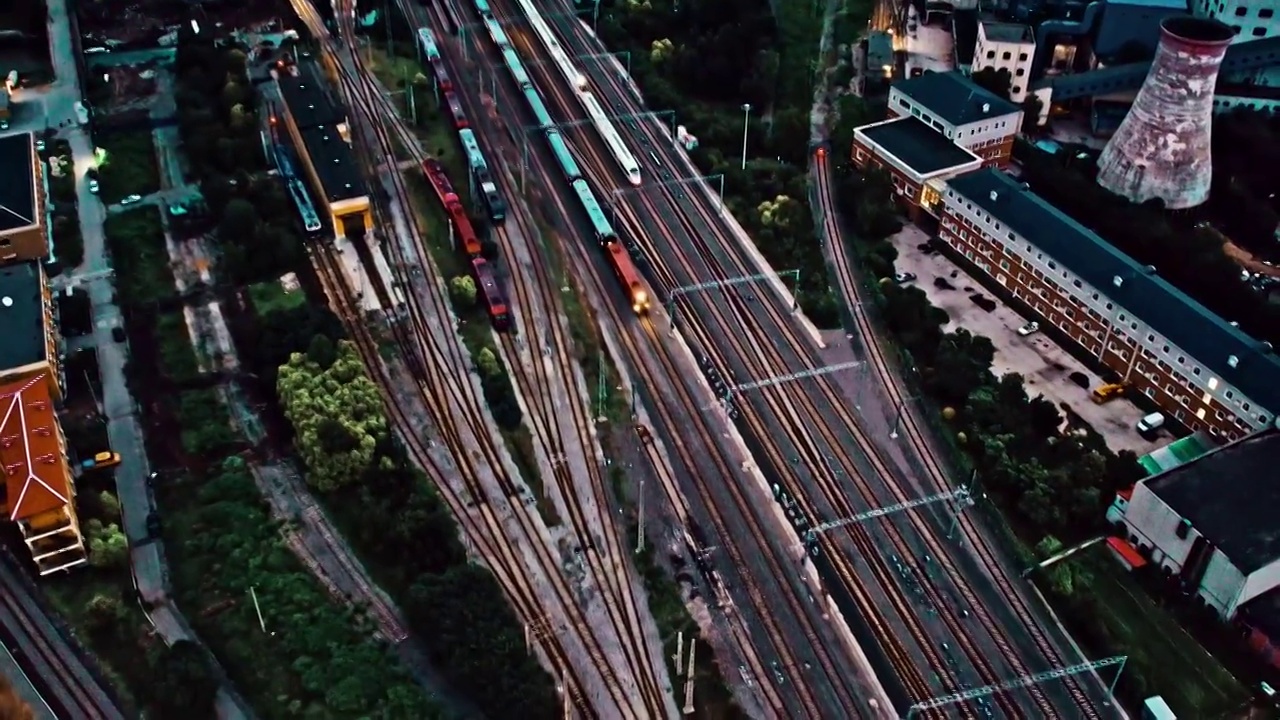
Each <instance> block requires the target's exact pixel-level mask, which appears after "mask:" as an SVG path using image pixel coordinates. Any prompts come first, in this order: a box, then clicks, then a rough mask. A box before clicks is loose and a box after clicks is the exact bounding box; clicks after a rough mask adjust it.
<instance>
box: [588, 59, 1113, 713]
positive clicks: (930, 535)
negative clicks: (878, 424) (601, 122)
mask: <svg viewBox="0 0 1280 720" xmlns="http://www.w3.org/2000/svg"><path fill="white" fill-rule="evenodd" d="M610 77H611V76H610ZM608 82H609V84H612V85H613V90H614V91H615V92H616V93H626V92H628V88H625V87H622V86H620V84H619V83H618V82H617V81H616V80H614V79H610V80H609V81H608ZM645 130H646V133H647V134H648V135H649V139H650V143H651V146H652V147H655V148H656V147H659V146H661V145H664V144H665V141H666V139H665V138H660V137H657V136H656V134H655V133H653V131H652V130H651V129H650V128H646V129H645ZM664 194H666V195H667V196H668V200H673V204H674V205H676V206H677V207H679V203H676V202H674V199H673V198H671V197H670V193H666V192H664ZM696 212H697V214H698V216H699V217H698V220H700V221H701V222H700V223H698V225H701V226H700V227H699V226H697V225H694V226H686V230H687V231H688V233H687V235H688V238H689V239H692V240H693V241H694V242H695V244H697V245H700V246H699V247H698V251H699V253H700V254H701V255H702V256H703V259H704V260H705V261H706V262H707V264H708V265H709V266H711V267H712V268H713V269H714V270H718V272H715V273H714V274H713V275H712V276H713V277H732V276H737V275H744V274H749V273H751V272H753V270H751V269H748V268H749V266H748V265H747V264H746V263H744V262H742V261H741V259H740V258H732V257H730V258H728V259H727V260H720V259H718V257H717V256H718V255H720V253H717V252H716V248H713V247H709V246H708V245H706V244H705V243H700V240H701V239H702V238H704V237H707V236H712V237H714V236H716V235H719V234H720V233H719V232H718V231H717V228H716V225H718V223H717V222H716V221H715V218H711V217H707V214H706V212H705V208H703V209H701V210H698V211H696ZM681 214H682V216H683V217H684V218H686V220H689V221H692V220H693V217H692V216H691V214H690V213H688V212H683V213H681ZM722 239H723V238H722ZM730 244H732V243H730ZM651 257H660V256H659V255H658V254H657V253H656V252H653V253H651ZM735 260H736V262H735ZM692 277H699V275H697V274H693V275H692ZM703 277H705V276H703ZM668 287H670V285H668ZM730 295H731V296H732V295H738V296H739V297H736V298H733V299H732V300H730V304H731V305H736V308H734V313H735V314H736V316H737V317H736V318H734V319H735V321H736V322H733V323H729V324H724V325H722V326H721V327H720V328H717V329H715V331H716V332H717V334H721V333H727V336H728V337H730V338H732V337H734V335H733V332H732V330H733V329H736V328H740V327H742V326H743V325H746V326H748V327H749V326H750V325H751V324H757V325H759V323H753V322H752V321H753V320H754V319H755V317H757V316H758V313H757V312H755V311H754V309H752V308H746V307H743V305H744V304H745V303H743V299H742V298H741V297H740V293H730ZM765 307H766V309H767V310H768V311H769V314H770V315H771V317H772V320H773V321H774V322H775V323H776V327H779V328H783V329H784V332H783V335H784V337H786V338H787V339H788V342H789V343H790V344H791V345H792V349H793V351H794V352H795V354H796V356H798V357H800V358H806V357H813V355H814V353H813V352H812V349H811V348H808V347H800V346H801V345H802V342H801V341H799V339H798V338H796V337H795V333H794V331H793V330H791V331H788V330H787V329H788V328H791V327H793V326H792V323H791V322H790V320H789V319H788V318H785V317H779V314H778V313H777V312H776V307H775V306H773V305H772V304H769V303H766V304H765ZM761 330H763V331H764V332H763V337H765V338H770V337H772V336H773V334H772V333H770V332H769V330H768V329H767V328H761ZM722 337H723V335H722ZM704 341H705V342H707V343H708V344H705V345H704V347H710V348H714V347H716V343H714V342H710V338H708V337H705V336H704ZM761 345H764V346H767V345H768V342H767V341H766V342H765V343H759V344H757V345H756V346H753V347H750V348H747V347H742V346H740V347H738V348H737V350H738V352H739V357H740V358H742V357H745V358H750V357H751V356H752V355H753V354H754V355H755V356H756V360H757V362H756V363H755V366H756V368H757V369H762V370H765V372H764V373H762V375H763V376H766V377H767V376H768V375H769V374H771V373H770V372H769V370H770V368H778V367H789V366H790V367H794V364H791V363H789V362H788V360H789V358H785V357H783V356H782V355H781V354H780V353H773V352H770V351H769V350H768V349H767V347H766V348H765V349H763V350H762V349H761ZM744 351H745V352H744ZM726 360H727V359H726ZM728 366H729V364H728V362H726V363H725V367H728ZM774 372H776V370H774ZM818 382H819V384H820V388H821V390H822V393H821V395H820V397H822V398H823V399H824V400H826V401H827V402H828V403H830V404H831V405H832V406H833V407H834V408H835V410H836V411H837V415H838V417H839V419H840V420H841V421H842V422H841V424H842V425H844V426H845V427H847V428H848V429H849V431H850V435H851V437H852V439H854V440H855V441H856V442H857V443H858V445H859V446H860V447H862V448H864V450H867V451H869V452H868V456H869V458H870V459H871V461H872V465H873V467H872V468H871V471H872V473H871V474H873V475H874V476H875V477H878V478H879V479H880V480H881V481H883V483H884V485H885V486H886V487H888V488H889V490H890V491H891V492H893V493H894V496H895V497H897V498H898V499H908V498H906V497H905V496H904V495H903V494H902V490H901V486H900V484H899V483H897V482H896V480H895V478H894V475H893V474H892V471H891V469H890V466H889V464H888V463H887V462H886V461H885V458H884V456H883V454H882V453H881V451H880V450H879V449H878V448H877V446H876V443H875V442H874V441H873V440H871V439H870V438H869V437H868V436H867V435H866V434H865V433H864V432H862V431H861V430H860V428H859V427H858V423H857V422H855V421H854V419H853V418H851V417H849V415H848V413H847V412H845V411H843V409H842V406H841V404H840V403H839V402H835V401H834V400H835V396H834V390H833V388H832V387H831V385H830V383H829V382H828V381H826V380H819V381H818ZM762 395H766V396H770V395H777V396H781V397H780V398H779V399H778V401H774V400H771V399H766V401H765V402H766V404H767V405H768V406H769V408H770V410H772V411H773V412H774V413H775V414H776V415H779V416H781V417H784V418H785V417H787V416H788V415H790V416H791V420H790V421H789V423H788V424H789V425H790V426H791V428H793V432H794V434H795V437H797V438H804V437H805V436H807V435H808V434H809V433H810V432H811V431H812V428H813V427H815V426H816V427H817V428H819V429H820V430H821V431H822V433H821V434H823V435H824V437H825V439H826V441H827V445H828V447H829V448H839V447H841V444H840V443H839V438H836V437H835V436H834V435H833V434H832V433H830V432H829V431H827V429H826V427H825V423H824V422H822V421H821V420H819V422H817V423H812V422H806V421H805V419H804V418H803V417H801V416H797V415H796V413H795V407H796V406H799V407H800V409H802V410H807V411H808V412H806V413H804V414H805V415H810V416H813V417H817V418H822V417H824V413H823V412H822V410H821V409H819V408H818V407H817V406H816V404H815V403H814V402H812V401H811V400H810V399H809V397H810V396H809V395H808V394H807V393H796V392H792V391H790V389H789V388H788V389H781V390H776V391H774V390H766V391H765V392H764V393H762ZM752 402H753V403H754V402H756V401H755V400H753V401H752ZM828 411H830V409H828ZM767 430H768V428H767V426H765V427H760V426H758V427H757V428H756V432H757V433H760V432H767ZM763 437H767V435H763ZM805 454H806V455H807V459H808V460H809V462H810V463H812V464H813V465H814V467H818V468H823V469H824V470H825V471H824V472H819V473H816V478H817V479H818V481H819V483H820V484H821V486H822V489H823V494H824V495H825V496H826V497H827V499H828V500H829V501H830V503H831V505H832V506H834V508H835V509H836V510H837V512H836V513H835V516H837V517H838V516H842V515H844V516H847V515H850V514H853V512H854V508H853V507H852V506H851V504H850V503H849V502H848V501H847V499H846V498H845V493H844V492H843V490H842V488H841V487H840V484H839V483H838V482H837V478H836V477H835V475H836V474H837V473H835V472H831V470H833V468H830V467H829V466H830V464H831V460H832V459H833V458H830V457H824V456H823V455H824V454H823V453H822V451H821V450H820V449H818V448H817V447H810V448H808V449H806V450H805ZM935 462H936V461H935ZM775 466H777V467H785V466H786V463H785V462H781V463H779V462H776V461H775ZM846 468H847V469H848V470H853V472H848V473H842V474H847V475H848V476H850V477H854V478H855V479H856V480H858V481H859V482H858V484H859V488H860V489H861V490H863V493H862V494H863V496H864V499H866V500H867V502H868V503H869V504H870V505H873V506H874V505H875V504H876V497H877V493H876V492H875V491H874V490H873V489H872V488H869V487H867V482H866V479H865V478H862V477H859V474H858V473H857V471H856V469H854V468H851V467H848V464H847V463H846ZM796 479H797V480H799V478H796ZM798 495H800V496H802V497H803V496H804V493H803V492H801V493H798ZM813 510H815V511H816V508H813ZM810 517H815V518H816V517H821V516H820V515H816V514H815V515H811V516H810ZM910 519H911V525H912V526H913V528H914V529H915V531H916V532H917V533H918V534H919V536H920V538H921V539H923V541H924V543H925V546H926V547H927V548H929V549H931V550H932V551H933V552H935V553H937V554H938V557H939V558H940V560H939V562H940V563H942V564H943V566H944V568H945V569H947V570H949V571H952V572H954V571H955V565H954V564H953V563H952V561H951V559H950V553H949V552H948V550H949V548H945V547H943V546H942V545H941V544H940V542H939V541H938V533H937V531H936V528H931V527H929V526H928V525H927V524H926V523H924V522H923V521H922V519H921V518H920V517H918V515H917V514H916V513H912V517H911V518H910ZM887 526H888V529H889V531H890V535H891V537H890V540H891V541H892V542H893V545H894V546H895V548H897V552H901V553H903V554H904V555H905V556H906V557H915V556H916V553H914V552H910V549H911V548H910V544H909V543H908V542H907V541H906V540H905V538H904V537H903V533H902V532H901V531H900V530H899V529H897V528H896V526H895V524H894V523H887ZM860 530H861V529H860V528H856V529H854V530H852V531H851V533H850V534H853V535H857V534H859V531H860ZM855 541H856V543H857V545H858V546H859V550H860V554H864V555H867V556H868V557H871V558H876V557H877V556H878V555H880V554H881V553H879V552H877V551H876V548H875V547H874V545H873V544H872V545H869V544H868V543H869V538H867V537H866V536H865V534H864V535H863V537H855ZM982 549H984V550H985V547H983V548H982ZM980 552H981V551H980ZM980 559H982V560H983V561H984V562H990V560H991V558H990V555H989V554H987V555H981V556H980ZM917 562H918V561H917ZM916 570H917V572H919V568H916ZM926 570H927V568H926ZM992 570H993V571H998V570H999V566H998V565H997V566H996V567H995V568H992ZM925 577H926V578H927V574H926V575H925ZM953 577H954V576H953ZM845 580H846V585H849V584H856V582H855V581H854V576H852V575H848V576H846V578H845ZM933 584H934V583H933V581H932V580H929V581H928V582H925V583H923V586H924V588H925V599H927V600H928V601H929V603H930V605H931V606H932V608H933V609H934V610H935V611H937V612H938V614H939V615H940V616H941V617H942V620H943V622H944V624H945V626H946V628H947V630H949V631H950V632H951V633H954V635H955V638H956V640H957V641H958V642H959V643H960V644H961V645H962V647H964V649H965V650H966V653H967V655H968V656H969V659H970V661H971V662H972V663H973V665H974V666H975V668H976V669H977V670H978V672H979V674H980V676H981V678H982V680H983V681H985V682H999V681H1001V680H1004V679H1008V677H1006V676H1005V673H1004V672H1002V670H1003V668H998V667H997V666H996V665H995V664H994V663H993V662H991V660H990V659H989V658H988V657H987V651H986V650H985V649H984V648H983V647H981V646H979V645H978V644H977V643H975V642H973V641H972V640H971V639H970V637H971V636H973V635H976V634H979V633H978V632H975V631H974V629H971V628H970V627H967V625H968V624H967V623H962V622H961V620H962V619H963V617H962V616H960V615H958V614H957V613H955V612H954V611H952V610H951V609H949V608H947V607H946V603H945V598H943V597H942V596H941V593H940V592H939V591H938V590H937V589H936V588H935V587H933ZM957 587H958V588H959V591H960V594H961V595H962V596H964V597H965V598H966V600H968V601H969V602H970V604H972V605H973V606H974V607H981V603H975V602H973V600H974V596H973V594H972V590H971V589H970V588H969V587H968V586H967V585H964V584H960V583H957ZM903 614H904V615H910V614H911V613H910V612H905V613H903ZM904 619H905V617H904ZM978 620H979V624H980V625H981V626H982V628H981V632H985V633H986V634H987V635H988V637H989V638H990V639H991V640H992V641H993V642H994V645H995V647H996V648H997V649H998V650H999V651H1000V653H1001V654H1002V655H1004V656H1005V659H1006V660H1007V662H1008V664H1009V665H1010V666H1011V667H1012V670H1013V672H1014V674H1022V673H1025V672H1026V671H1027V666H1026V664H1025V663H1023V662H1022V661H1021V659H1020V658H1019V657H1018V653H1016V652H1014V649H1013V645H1012V643H1011V641H1010V639H1009V637H1008V633H1007V631H1006V630H1005V629H1004V628H1002V627H1000V626H999V625H998V624H997V623H996V622H994V621H993V619H992V618H991V617H990V615H989V614H987V613H986V612H985V610H983V611H980V612H979V614H978ZM1032 628H1034V629H1032ZM1028 631H1029V632H1030V633H1031V634H1032V635H1033V637H1034V636H1037V635H1039V636H1040V637H1043V633H1042V632H1041V631H1039V629H1038V627H1034V623H1032V625H1031V627H1029V628H1028ZM913 634H915V633H913ZM917 640H919V641H920V644H921V646H922V649H923V648H924V647H927V646H928V645H929V641H928V639H927V638H925V637H919V636H917ZM1047 647H1051V646H1049V645H1045V644H1039V648H1040V651H1041V652H1044V651H1045V649H1046V648H1047ZM925 654H926V655H933V657H930V658H929V660H930V665H932V666H933V667H934V668H935V669H938V668H944V669H945V668H947V665H948V664H949V663H939V661H938V657H937V656H936V653H930V652H929V651H925ZM1049 657H1051V658H1052V657H1053V656H1052V655H1050V656H1049ZM951 679H952V681H953V683H956V682H958V678H956V677H954V675H952V678H951ZM961 686H962V685H961ZM916 687H917V690H920V689H922V688H920V687H919V686H918V684H917V685H916ZM951 687H952V688H956V689H958V687H957V685H954V684H953V685H951ZM943 689H948V688H947V687H946V686H945V685H944V688H943ZM1031 695H1032V697H1033V700H1034V702H1035V704H1036V705H1037V706H1038V712H1040V713H1042V714H1043V715H1044V716H1046V717H1055V716H1058V715H1057V711H1056V710H1055V709H1054V708H1053V707H1052V705H1050V704H1049V703H1048V702H1047V700H1046V699H1045V697H1044V696H1043V693H1041V692H1040V691H1039V690H1038V689H1035V690H1033V691H1032V692H1031ZM915 699H923V697H919V696H916V697H915ZM1075 699H1076V700H1077V702H1078V701H1079V699H1080V698H1079V697H1075ZM1001 701H1003V703H1002V704H1003V705H1004V709H1005V710H1006V711H1007V712H1009V713H1010V714H1012V715H1015V716H1016V715H1018V714H1019V710H1018V708H1016V707H1013V706H1011V705H1010V704H1009V700H1008V698H1001ZM1084 707H1088V705H1087V703H1086V704H1085V705H1084Z"/></svg>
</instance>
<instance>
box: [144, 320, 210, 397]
mask: <svg viewBox="0 0 1280 720" xmlns="http://www.w3.org/2000/svg"><path fill="white" fill-rule="evenodd" d="M155 339H156V343H157V344H158V345H159V348H160V349H159V353H160V372H162V373H163V374H164V376H165V377H166V378H168V379H169V381H170V382H173V383H175V384H181V383H185V382H190V381H191V380H194V379H196V378H197V377H199V375H200V363H199V361H198V360H197V359H196V351H195V348H194V347H192V345H191V333H190V332H189V331H188V330H187V319H186V317H185V316H184V315H183V313H182V311H180V310H179V311H174V312H168V313H163V314H161V315H159V316H157V317H156V326H155Z"/></svg>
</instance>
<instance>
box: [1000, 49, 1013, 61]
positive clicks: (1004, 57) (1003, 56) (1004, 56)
mask: <svg viewBox="0 0 1280 720" xmlns="http://www.w3.org/2000/svg"><path fill="white" fill-rule="evenodd" d="M1012 57H1013V53H1011V52H1009V51H1008V50H1006V51H1004V52H1003V53H1001V54H1000V59H1001V60H1008V59H1010V58H1012Z"/></svg>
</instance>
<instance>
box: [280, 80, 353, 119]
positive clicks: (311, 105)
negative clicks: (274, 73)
mask: <svg viewBox="0 0 1280 720" xmlns="http://www.w3.org/2000/svg"><path fill="white" fill-rule="evenodd" d="M279 84H280V97H282V98H283V99H284V104H285V107H286V108H288V111H289V117H290V118H292V120H293V123H294V125H296V126H297V128H298V129H299V130H305V129H307V128H312V127H316V126H319V125H337V124H340V123H344V122H346V113H345V112H344V111H343V109H342V108H341V107H340V106H339V105H338V104H337V103H335V102H334V101H333V99H332V98H330V97H329V93H328V91H327V90H326V89H325V87H324V83H322V82H320V80H319V79H318V78H316V77H315V73H314V72H312V70H311V68H310V67H307V66H303V65H299V66H298V76H297V77H294V76H292V75H289V74H282V75H281V76H280V79H279Z"/></svg>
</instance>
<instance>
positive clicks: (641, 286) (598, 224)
mask: <svg viewBox="0 0 1280 720" xmlns="http://www.w3.org/2000/svg"><path fill="white" fill-rule="evenodd" d="M473 1H474V3H475V6H476V9H477V10H478V11H479V12H480V15H481V17H482V18H483V19H484V21H485V24H486V26H487V27H488V28H489V31H490V32H489V35H490V38H491V39H492V40H493V41H494V43H495V44H496V45H497V46H498V49H499V51H501V53H502V59H503V63H504V64H505V65H506V66H507V70H508V71H509V72H510V73H511V77H512V79H514V80H515V81H516V84H517V85H518V86H519V87H520V92H521V94H522V95H524V99H525V102H526V103H527V104H528V105H529V110H530V112H531V113H532V114H533V117H534V120H535V125H536V126H537V127H538V128H539V129H540V130H541V131H542V133H543V135H544V136H545V137H546V139H547V144H548V145H549V146H550V148H551V152H552V154H553V155H554V156H555V159H556V164H557V165H559V167H560V171H561V173H562V174H563V176H564V178H565V181H566V182H568V183H569V185H570V186H571V187H572V188H573V191H574V194H575V195H576V196H577V198H578V204H579V205H581V206H582V209H583V211H584V212H585V213H586V215H587V218H588V219H589V220H590V222H591V227H592V231H593V233H594V234H595V239H596V242H597V243H598V244H599V245H600V247H601V248H602V249H603V250H604V252H605V258H606V259H607V260H608V262H609V266H610V268H612V269H613V272H614V275H615V276H616V277H617V278H618V282H619V283H620V284H621V285H622V288H623V290H624V291H625V292H626V293H627V298H628V300H629V301H630V303H631V309H632V310H633V311H634V312H635V313H636V314H637V315H646V314H648V312H649V310H650V306H651V299H650V295H649V289H648V286H647V285H646V283H645V281H644V279H643V278H642V277H641V275H640V272H639V271H638V270H637V269H636V266H635V263H634V262H633V261H632V258H631V255H630V254H629V253H628V252H627V249H626V248H625V247H623V245H622V243H621V242H620V240H619V238H618V234H617V232H615V231H614V229H613V225H612V224H611V223H610V222H609V218H608V216H607V215H606V214H605V212H604V209H603V208H602V207H601V205H600V202H599V200H597V199H596V195H595V192H594V191H592V190H591V186H590V184H589V183H588V182H587V180H586V178H585V177H584V175H583V172H582V169H581V168H580V167H579V166H578V163H577V161H575V160H574V159H573V154H572V153H571V152H570V151H569V145H568V143H567V142H565V139H564V137H563V136H562V135H561V134H560V130H559V128H558V127H557V126H556V124H555V122H554V121H553V120H552V119H551V114H550V113H549V112H547V107H546V105H545V104H544V103H543V101H542V96H541V95H539V94H538V91H537V89H536V88H534V86H533V82H532V80H530V78H529V74H528V72H526V71H525V68H524V65H523V63H522V62H521V61H520V57H519V55H517V54H516V52H515V50H514V48H512V47H511V44H510V40H509V39H508V38H507V34H506V32H504V31H503V30H502V28H501V26H500V25H499V24H498V23H497V22H496V21H495V20H494V18H493V15H492V13H491V11H490V9H489V3H488V2H487V0H473ZM539 19H541V18H540V16H539ZM632 162H634V158H633V159H632ZM636 172H637V176H636V177H637V180H636V182H637V183H638V172H639V169H638V166H637V170H636Z"/></svg>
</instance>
